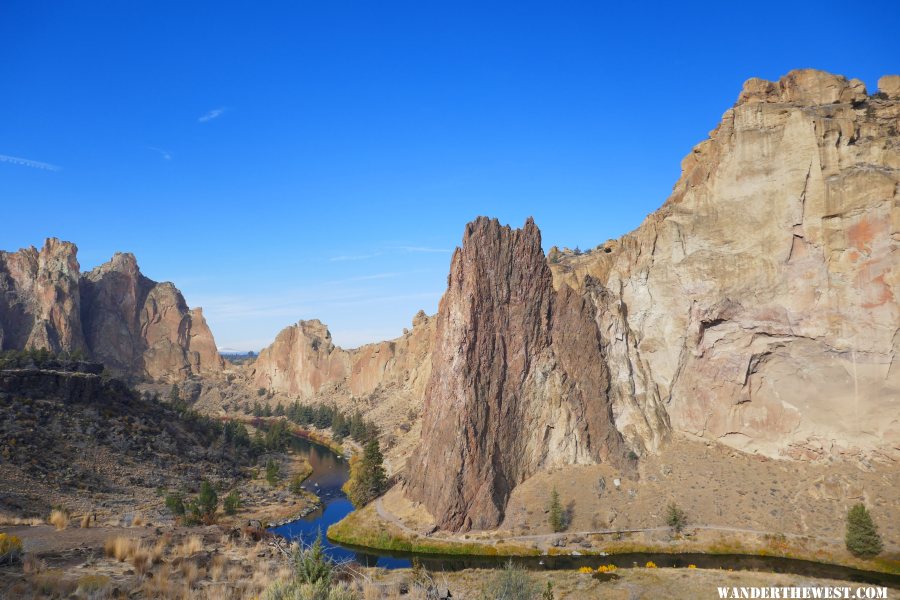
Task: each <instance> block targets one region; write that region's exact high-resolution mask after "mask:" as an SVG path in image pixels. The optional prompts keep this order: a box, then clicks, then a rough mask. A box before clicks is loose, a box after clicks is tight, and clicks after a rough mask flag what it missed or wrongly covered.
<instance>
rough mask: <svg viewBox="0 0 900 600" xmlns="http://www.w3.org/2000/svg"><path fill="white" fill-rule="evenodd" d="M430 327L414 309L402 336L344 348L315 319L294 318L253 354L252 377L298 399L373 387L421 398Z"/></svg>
mask: <svg viewBox="0 0 900 600" xmlns="http://www.w3.org/2000/svg"><path fill="white" fill-rule="evenodd" d="M433 329H434V326H433V321H432V320H431V319H429V318H428V317H427V316H425V313H423V312H421V311H420V313H419V314H418V315H416V317H415V318H414V319H413V328H412V330H410V331H407V332H406V333H405V334H404V335H403V336H401V337H399V338H397V339H395V340H389V341H386V342H379V343H377V344H367V345H365V346H361V347H359V348H356V349H352V350H344V349H343V348H340V347H338V346H335V345H334V343H333V342H332V340H331V333H330V332H329V331H328V328H327V327H326V326H325V325H324V324H323V323H321V322H320V321H318V320H311V321H300V322H299V323H297V324H295V325H291V326H290V327H286V328H285V329H283V330H282V331H281V332H280V333H279V334H278V336H277V337H276V338H275V341H274V342H273V343H272V344H271V345H270V346H268V347H267V348H265V349H263V350H262V351H261V352H260V353H259V357H258V358H257V360H256V362H255V363H254V366H253V374H252V375H253V381H254V383H255V384H256V385H257V386H259V387H263V388H266V389H273V390H277V391H280V392H283V393H286V394H289V395H291V396H294V397H297V398H301V399H304V400H309V399H314V398H321V397H323V396H325V395H333V394H337V395H339V396H343V397H350V396H353V397H363V396H368V395H370V394H373V393H374V392H375V391H376V390H378V389H379V388H388V389H392V390H395V391H397V390H399V391H400V392H401V393H404V392H405V393H407V394H409V395H411V396H413V397H415V398H421V396H422V393H423V392H424V389H425V384H426V382H427V379H428V374H429V373H430V370H431V360H430V356H431V354H430V353H431V338H432V331H433Z"/></svg>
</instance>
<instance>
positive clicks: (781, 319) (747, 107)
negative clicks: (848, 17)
mask: <svg viewBox="0 0 900 600" xmlns="http://www.w3.org/2000/svg"><path fill="white" fill-rule="evenodd" d="M894 82H895V79H894V78H892V77H885V78H882V80H881V85H882V86H883V88H884V89H882V90H881V93H879V94H877V95H874V96H867V95H866V91H865V88H864V87H863V85H862V83H861V82H859V81H857V80H849V81H848V80H847V79H845V78H843V77H839V76H835V75H830V74H827V73H823V72H820V71H810V70H804V71H793V72H791V73H789V74H788V75H787V76H785V77H784V78H782V79H781V80H780V81H778V82H768V81H762V80H758V79H751V80H749V81H748V82H747V83H746V84H745V86H744V90H743V91H742V92H741V94H740V96H739V99H738V102H737V104H736V105H735V106H734V107H733V108H731V109H729V110H728V111H726V113H725V114H724V116H723V118H722V122H721V124H720V125H719V126H718V127H717V128H716V129H715V131H713V132H712V133H711V135H710V138H709V139H708V140H706V141H704V142H702V143H701V144H699V145H698V146H697V147H696V148H694V150H693V152H691V154H690V155H689V156H688V157H687V158H686V159H685V160H684V162H683V165H682V176H681V178H680V179H679V181H678V183H677V184H676V185H675V189H674V191H673V194H672V196H671V197H670V198H669V199H668V201H667V202H666V203H665V205H664V206H663V207H662V208H661V209H660V210H659V211H657V212H656V213H654V214H652V215H651V216H649V217H648V218H647V220H646V221H645V222H644V223H643V224H642V225H641V226H640V227H639V228H638V229H637V230H636V231H634V232H632V233H630V234H628V235H625V236H623V237H622V238H620V239H619V240H616V241H612V242H608V243H606V244H604V245H602V246H601V247H598V248H597V249H595V250H593V251H591V252H590V253H589V254H583V255H580V256H575V255H574V254H573V253H557V252H556V251H554V253H553V256H554V262H555V264H554V265H553V268H554V280H555V284H556V286H557V287H559V288H562V287H569V286H571V287H574V288H576V289H583V290H585V291H587V292H588V293H589V294H590V295H591V297H592V298H593V301H594V304H595V305H596V307H597V315H598V319H597V322H598V324H599V325H600V330H601V336H602V337H603V340H604V352H605V354H606V356H607V360H608V364H609V367H610V371H611V372H612V381H613V384H612V389H611V395H612V398H613V401H614V412H615V414H616V423H617V426H618V427H619V429H620V430H621V431H623V433H624V434H625V435H626V437H627V438H628V439H629V441H630V442H632V443H633V444H634V445H645V446H647V447H653V446H655V445H656V444H658V442H659V440H660V439H662V438H663V437H664V434H665V431H666V430H667V427H668V424H667V423H666V416H667V418H668V420H670V425H671V427H672V428H673V429H675V430H678V431H682V432H686V433H689V434H692V435H696V436H700V437H703V438H708V439H716V440H719V441H721V442H724V443H726V444H729V445H732V446H735V447H738V448H741V449H745V450H749V451H754V452H761V453H764V454H768V455H771V456H791V457H797V458H824V457H827V456H831V455H835V454H841V453H850V454H856V453H860V452H866V453H868V452H873V451H874V452H888V453H892V454H894V455H896V453H897V451H898V449H900V413H898V410H897V407H898V401H900V367H898V365H897V363H896V360H897V358H896V357H897V355H898V348H900V346H898V344H900V336H898V325H900V311H898V300H897V289H898V288H897V286H898V272H897V264H898V254H897V243H898V241H900V237H898V236H900V207H898V182H900V137H898V133H897V123H898V120H900V103H898V102H897V101H896V98H897V95H896V90H895V87H896V85H895V83H894ZM586 276H590V277H586Z"/></svg>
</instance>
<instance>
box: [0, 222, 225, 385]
mask: <svg viewBox="0 0 900 600" xmlns="http://www.w3.org/2000/svg"><path fill="white" fill-rule="evenodd" d="M76 253H77V248H76V247H75V245H74V244H71V243H69V242H60V241H59V240H56V239H54V238H50V239H48V240H47V241H46V243H45V244H44V247H43V248H42V249H41V250H40V252H38V251H37V250H36V249H35V248H26V249H23V250H19V251H18V252H0V291H2V292H3V295H2V297H0V349H4V350H7V349H26V348H47V349H48V350H52V351H54V352H74V351H80V352H84V353H87V354H89V355H91V356H92V357H94V358H95V359H97V360H100V361H102V362H103V363H104V364H106V366H107V367H108V368H110V369H111V370H113V371H114V372H117V373H122V374H128V375H132V376H137V377H150V378H153V379H166V380H178V379H184V378H185V377H187V376H190V375H199V374H204V373H212V372H218V371H221V370H222V368H223V363H222V359H221V357H220V356H219V354H218V351H217V350H216V345H215V342H214V340H213V336H212V333H211V332H210V330H209V328H208V327H207V325H206V321H205V320H204V319H203V314H202V312H201V311H200V309H195V310H189V309H188V307H187V304H186V303H185V301H184V297H183V296H182V295H181V292H179V291H178V290H177V289H176V288H175V286H173V285H172V284H171V283H156V282H155V281H152V280H150V279H148V278H146V277H144V276H143V275H142V274H141V272H140V269H139V268H138V266H137V262H136V261H135V258H134V256H133V255H131V254H116V255H115V256H114V257H113V258H112V260H110V261H109V262H108V263H106V264H104V265H101V266H99V267H97V268H96V269H94V270H93V271H91V272H89V273H85V274H83V275H82V274H80V273H79V265H78V261H77V259H76Z"/></svg>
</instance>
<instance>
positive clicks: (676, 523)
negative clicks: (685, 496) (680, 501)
mask: <svg viewBox="0 0 900 600" xmlns="http://www.w3.org/2000/svg"><path fill="white" fill-rule="evenodd" d="M666 525H668V526H669V527H671V528H672V530H673V531H674V532H675V533H681V530H682V529H684V526H685V525H687V515H686V514H685V513H684V511H683V510H681V509H680V508H678V505H677V504H675V503H674V502H672V503H670V504H669V506H667V507H666Z"/></svg>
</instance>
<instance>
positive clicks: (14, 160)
mask: <svg viewBox="0 0 900 600" xmlns="http://www.w3.org/2000/svg"><path fill="white" fill-rule="evenodd" d="M0 162H7V163H10V164H13V165H21V166H23V167H31V168H32V169H44V170H45V171H59V167H57V166H56V165H51V164H50V163H45V162H41V161H39V160H29V159H27V158H19V157H18V156H7V155H6V154H0Z"/></svg>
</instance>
